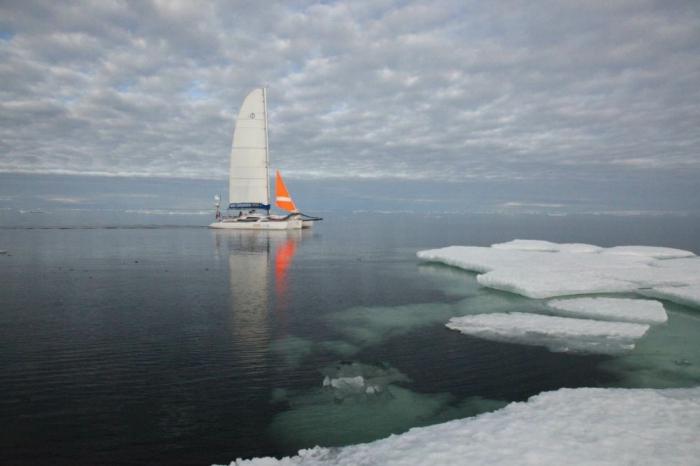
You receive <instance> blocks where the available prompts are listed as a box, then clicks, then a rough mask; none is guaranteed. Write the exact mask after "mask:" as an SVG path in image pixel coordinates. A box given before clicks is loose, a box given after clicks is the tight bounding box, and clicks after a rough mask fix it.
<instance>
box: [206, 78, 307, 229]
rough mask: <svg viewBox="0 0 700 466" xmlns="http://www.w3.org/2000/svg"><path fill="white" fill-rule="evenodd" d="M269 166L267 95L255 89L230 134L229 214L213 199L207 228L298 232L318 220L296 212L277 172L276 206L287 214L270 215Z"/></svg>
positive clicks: (218, 198) (218, 200)
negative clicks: (212, 217)
mask: <svg viewBox="0 0 700 466" xmlns="http://www.w3.org/2000/svg"><path fill="white" fill-rule="evenodd" d="M269 162H270V151H269V145H268V137H267V91H266V89H265V88H258V89H254V90H253V91H252V92H250V93H249V94H248V95H247V96H246V98H245V100H244V101H243V105H241V109H240V111H239V112H238V118H237V119H236V128H235V130H234V132H233V144H232V147H231V164H230V168H229V204H228V209H227V210H228V211H229V212H230V214H229V215H222V214H221V211H220V203H221V198H220V197H219V196H216V197H215V198H214V200H215V204H214V206H215V207H216V221H215V222H214V223H212V224H211V225H209V228H226V229H229V228H230V229H244V230H298V229H301V228H303V227H308V226H310V224H311V222H312V221H315V220H320V219H319V218H314V217H309V216H306V215H304V214H302V213H301V212H299V211H298V210H297V208H296V205H295V204H294V201H293V200H292V198H291V196H290V195H289V191H288V190H287V188H286V186H285V185H284V181H282V177H281V175H280V174H279V171H277V172H276V177H277V178H276V192H277V197H276V205H277V206H278V207H279V208H281V209H283V210H285V211H287V212H288V214H286V215H270V186H269V184H270V177H269V165H270V163H269ZM305 224H306V225H305Z"/></svg>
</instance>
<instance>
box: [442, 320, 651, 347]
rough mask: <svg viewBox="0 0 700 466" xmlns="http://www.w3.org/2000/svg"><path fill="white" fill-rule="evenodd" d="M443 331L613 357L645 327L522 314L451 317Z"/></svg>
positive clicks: (637, 336) (629, 343)
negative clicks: (448, 329) (450, 330)
mask: <svg viewBox="0 0 700 466" xmlns="http://www.w3.org/2000/svg"><path fill="white" fill-rule="evenodd" d="M447 327H448V328H450V329H452V330H457V331H459V332H462V333H464V334H466V335H473V336H477V337H481V338H486V339H489V340H495V341H506V342H513V343H521V344H526V345H538V346H546V347H547V348H548V349H549V350H551V351H555V352H583V353H601V354H617V353H621V352H624V351H628V350H631V349H634V341H635V340H636V339H638V338H641V337H642V336H644V334H645V333H646V332H647V330H648V329H649V326H648V325H643V324H633V323H628V322H606V321H598V320H589V319H572V318H569V317H554V316H547V315H540V314H528V313H523V312H509V313H494V314H477V315H470V316H463V317H453V318H452V319H450V321H449V322H448V323H447Z"/></svg>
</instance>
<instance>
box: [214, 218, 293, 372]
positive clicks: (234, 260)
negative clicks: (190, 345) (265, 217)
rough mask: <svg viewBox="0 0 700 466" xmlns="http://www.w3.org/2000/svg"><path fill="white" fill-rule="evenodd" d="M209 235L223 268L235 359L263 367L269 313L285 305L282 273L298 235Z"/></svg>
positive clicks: (285, 279)
mask: <svg viewBox="0 0 700 466" xmlns="http://www.w3.org/2000/svg"><path fill="white" fill-rule="evenodd" d="M212 234H213V235H214V243H215V247H216V251H215V253H216V255H217V257H219V258H220V259H222V260H226V261H227V262H228V272H229V289H230V296H231V301H230V303H231V304H230V305H231V314H230V315H231V328H232V333H233V341H234V342H235V345H236V350H237V351H236V354H237V356H238V358H239V361H240V363H241V364H243V365H244V366H245V367H248V368H250V369H254V368H262V367H265V366H266V363H265V359H266V356H267V351H268V348H269V345H270V340H271V339H272V335H271V333H272V332H271V322H270V318H271V317H272V316H271V315H270V310H271V309H273V308H274V309H275V311H279V310H283V309H284V308H286V306H287V305H288V283H287V282H288V271H289V267H290V266H291V264H292V260H293V258H294V254H295V253H296V248H297V244H298V243H299V241H301V238H302V236H301V232H300V231H288V232H287V231H286V232H262V231H235V230H234V231H227V230H214V231H212ZM271 263H273V264H274V266H273V267H271ZM273 272H274V273H273ZM272 283H274V286H271V284H272Z"/></svg>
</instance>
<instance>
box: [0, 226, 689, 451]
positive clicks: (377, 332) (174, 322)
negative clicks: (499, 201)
mask: <svg viewBox="0 0 700 466" xmlns="http://www.w3.org/2000/svg"><path fill="white" fill-rule="evenodd" d="M699 225H700V222H699V221H698V219H697V218H695V217H606V216H569V217H547V216H486V215H473V216H421V215H398V214H394V215H376V214H374V215H369V214H367V215H350V216H344V217H335V218H328V219H326V220H325V221H324V222H322V223H320V224H319V225H317V228H316V229H314V230H313V231H304V232H296V233H275V232H272V233H267V234H266V233H262V232H254V233H246V232H216V231H210V230H208V229H206V228H198V227H162V228H123V227H119V228H97V229H84V228H75V229H71V228H66V229H55V228H31V229H27V228H24V227H23V228H13V227H9V226H4V227H3V228H1V229H0V250H7V251H8V253H7V254H5V255H0V283H2V286H1V287H0V354H2V359H1V360H0V422H2V425H3V429H2V433H1V434H0V463H1V464H4V465H11V464H47V463H52V464H106V463H112V464H144V463H156V464H211V463H228V462H229V461H231V460H233V459H235V458H237V457H251V456H261V455H278V456H279V455H288V454H292V453H294V452H295V451H296V450H297V449H299V448H303V447H308V446H313V444H316V443H322V444H345V443H351V442H358V441H366V440H372V439H374V438H378V437H381V436H385V435H387V434H388V433H390V432H400V431H403V430H406V429H408V428H410V427H412V426H414V425H425V424H430V423H434V422H441V421H444V420H447V419H451V418H455V417H463V416H464V415H468V414H476V413H478V412H481V411H484V410H487V409H494V408H496V407H498V406H500V405H502V404H503V403H505V402H508V401H513V400H524V399H526V398H527V397H529V396H531V395H533V394H536V393H539V392H541V391H543V390H550V389H556V388H559V387H577V386H605V385H614V384H616V383H618V382H619V380H618V377H617V375H616V374H615V373H614V372H612V371H610V370H604V369H603V366H604V365H605V364H606V363H609V362H610V361H608V359H609V357H603V356H582V355H567V354H558V353H551V352H548V351H547V350H545V349H543V348H538V347H529V346H523V345H514V344H503V343H493V342H487V341H483V340H479V339H476V338H471V337H467V336H464V335H461V334H459V333H457V332H452V331H449V330H447V329H446V328H445V327H444V322H445V321H446V320H447V318H449V315H450V314H451V313H453V311H454V307H455V306H463V307H464V306H466V307H468V308H470V309H476V310H478V309H480V308H482V307H483V308H492V307H493V306H506V307H508V308H509V309H512V308H515V309H516V310H517V308H519V307H524V308H526V307H528V306H531V305H532V304H531V303H530V302H529V301H530V300H525V299H523V298H518V297H514V296H510V295H507V294H505V293H498V292H495V291H489V290H485V289H481V288H479V287H478V286H477V285H476V283H475V280H474V277H473V276H472V275H471V274H468V273H464V272H460V271H456V270H453V269H449V268H447V267H437V266H426V265H419V264H418V263H417V261H416V259H415V252H416V250H419V249H424V248H431V247H439V246H446V245H450V244H470V245H488V244H491V243H494V242H500V241H507V240H511V239H513V238H536V239H544V240H551V241H566V242H589V243H594V244H599V245H602V246H610V245H616V244H649V245H658V246H670V247H678V248H684V249H691V250H695V251H696V252H698V251H700V235H698V233H700V228H699ZM433 312H434V313H435V314H431V313H433ZM446 315H447V316H448V317H447V318H445V316H446ZM340 361H344V364H345V365H349V364H350V363H361V364H364V365H366V366H367V367H371V368H373V369H371V370H377V371H386V373H389V372H390V371H398V372H399V373H401V374H403V378H402V379H401V380H396V381H394V382H392V385H391V386H392V387H393V388H392V390H393V395H392V398H391V399H390V400H383V401H382V400H379V401H376V400H375V401H371V400H370V401H367V400H365V399H364V398H363V399H361V400H358V399H354V398H353V399H347V400H338V399H328V396H327V395H326V394H324V392H322V391H321V389H320V386H321V382H322V380H323V378H324V373H326V372H324V371H328V370H333V368H334V367H340V366H339V362H340ZM368 403H369V404H368ZM371 403H377V404H376V405H372V404H371ZM394 413H399V414H397V415H395V416H394V415H393V414H394ZM402 413H405V417H402ZM375 416H376V417H375ZM392 416H393V418H394V419H395V420H391V419H389V420H387V421H386V422H384V421H385V420H386V419H387V418H390V417H392Z"/></svg>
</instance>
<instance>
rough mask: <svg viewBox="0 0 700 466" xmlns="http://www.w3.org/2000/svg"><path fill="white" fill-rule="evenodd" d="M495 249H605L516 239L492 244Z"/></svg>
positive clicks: (582, 244) (568, 250)
mask: <svg viewBox="0 0 700 466" xmlns="http://www.w3.org/2000/svg"><path fill="white" fill-rule="evenodd" d="M491 247H492V248H494V249H511V250H513V249H514V250H519V251H545V252H599V251H601V250H602V249H603V248H601V247H600V246H595V245H593V244H584V243H564V244H560V243H552V242H549V241H541V240H536V239H514V240H513V241H508V242H507V243H497V244H492V245H491Z"/></svg>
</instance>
